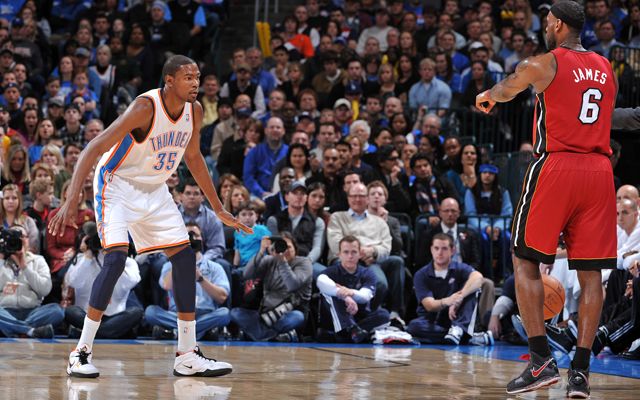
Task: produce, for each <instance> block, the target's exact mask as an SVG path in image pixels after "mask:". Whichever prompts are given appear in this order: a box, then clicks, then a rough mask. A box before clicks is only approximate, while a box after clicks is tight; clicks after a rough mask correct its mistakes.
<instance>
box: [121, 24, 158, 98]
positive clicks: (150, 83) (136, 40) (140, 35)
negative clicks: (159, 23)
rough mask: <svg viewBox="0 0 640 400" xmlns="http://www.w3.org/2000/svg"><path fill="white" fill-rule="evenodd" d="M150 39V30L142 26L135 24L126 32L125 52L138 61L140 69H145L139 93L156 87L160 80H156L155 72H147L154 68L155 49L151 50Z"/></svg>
mask: <svg viewBox="0 0 640 400" xmlns="http://www.w3.org/2000/svg"><path fill="white" fill-rule="evenodd" d="M150 41H151V37H150V35H149V31H148V30H146V29H144V28H143V27H141V26H136V25H133V26H132V27H131V29H130V30H129V31H128V32H127V33H125V37H124V42H125V43H126V47H125V49H124V51H125V53H126V54H127V55H128V56H130V57H131V58H133V60H134V61H135V62H137V63H138V65H139V67H140V71H145V74H143V75H142V76H141V78H142V81H141V82H139V83H140V84H139V85H138V93H144V92H146V91H148V90H151V89H152V88H155V87H156V86H157V82H158V81H157V80H156V81H155V82H154V76H155V74H152V73H146V72H147V71H153V70H154V68H153V67H154V61H153V51H151V46H150V45H149V42H150Z"/></svg>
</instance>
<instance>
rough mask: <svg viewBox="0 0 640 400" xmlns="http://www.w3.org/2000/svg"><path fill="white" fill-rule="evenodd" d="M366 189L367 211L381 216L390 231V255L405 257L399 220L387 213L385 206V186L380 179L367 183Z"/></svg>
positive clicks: (386, 197) (386, 196)
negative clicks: (367, 194) (367, 197)
mask: <svg viewBox="0 0 640 400" xmlns="http://www.w3.org/2000/svg"><path fill="white" fill-rule="evenodd" d="M367 191H368V192H369V203H368V206H367V212H368V213H369V214H371V215H375V216H378V217H380V218H382V219H383V220H385V221H386V222H387V225H388V226H389V232H390V233H391V253H390V254H391V255H392V256H400V257H406V256H407V255H406V254H405V252H404V243H403V241H402V228H401V226H400V221H399V220H398V219H397V218H396V217H393V216H391V215H389V210H387V208H386V207H385V206H386V205H387V200H388V199H389V192H388V191H387V187H386V186H385V185H384V183H382V182H380V181H373V182H371V183H370V184H368V185H367Z"/></svg>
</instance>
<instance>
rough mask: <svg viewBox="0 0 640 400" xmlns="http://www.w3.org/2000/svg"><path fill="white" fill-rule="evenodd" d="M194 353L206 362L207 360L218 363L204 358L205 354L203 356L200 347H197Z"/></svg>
mask: <svg viewBox="0 0 640 400" xmlns="http://www.w3.org/2000/svg"><path fill="white" fill-rule="evenodd" d="M193 352H194V353H195V354H196V355H197V356H199V357H201V358H204V359H205V360H207V361H213V362H216V360H214V359H213V358H208V357H205V356H204V354H202V352H201V351H200V347H198V346H196V348H195V349H194V350H193Z"/></svg>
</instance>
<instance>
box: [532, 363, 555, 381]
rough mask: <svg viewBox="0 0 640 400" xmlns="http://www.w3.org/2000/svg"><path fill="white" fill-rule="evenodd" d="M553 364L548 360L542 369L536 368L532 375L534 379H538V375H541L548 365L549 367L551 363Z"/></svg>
mask: <svg viewBox="0 0 640 400" xmlns="http://www.w3.org/2000/svg"><path fill="white" fill-rule="evenodd" d="M550 362H551V360H548V361H547V362H546V363H544V365H543V366H542V367H540V369H538V370H536V369H535V368H534V369H533V372H532V373H531V374H532V375H533V377H534V378H537V377H538V375H540V372H542V370H544V369H545V368H547V365H549V363H550Z"/></svg>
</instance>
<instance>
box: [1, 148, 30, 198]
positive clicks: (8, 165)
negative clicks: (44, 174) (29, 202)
mask: <svg viewBox="0 0 640 400" xmlns="http://www.w3.org/2000/svg"><path fill="white" fill-rule="evenodd" d="M29 180H30V178H29V152H28V151H27V148H26V147H24V146H23V145H21V144H14V145H13V146H11V147H9V149H8V150H7V154H6V156H5V157H4V165H3V166H2V179H1V180H0V182H1V183H0V187H4V186H6V185H8V184H10V183H13V184H14V185H16V186H18V188H19V190H20V193H22V194H23V195H24V194H27V193H29Z"/></svg>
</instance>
